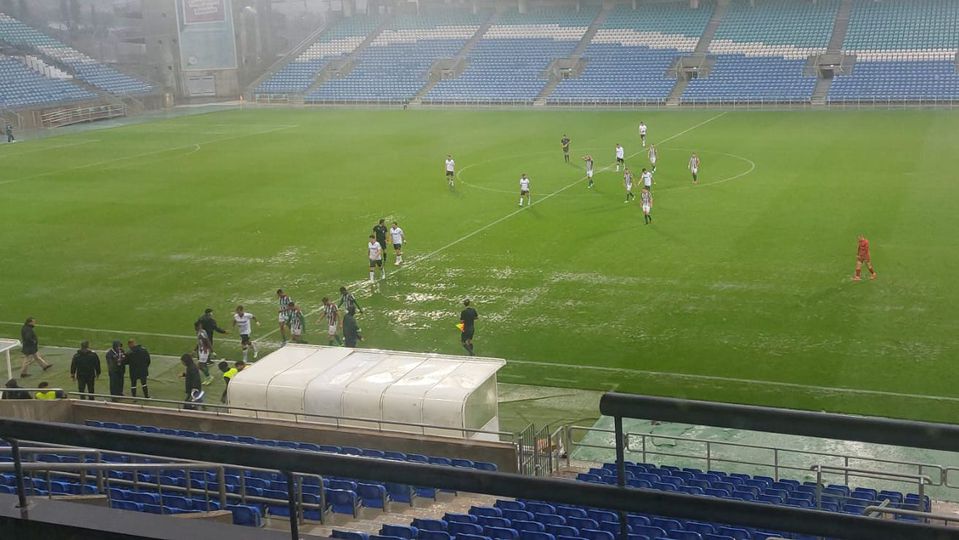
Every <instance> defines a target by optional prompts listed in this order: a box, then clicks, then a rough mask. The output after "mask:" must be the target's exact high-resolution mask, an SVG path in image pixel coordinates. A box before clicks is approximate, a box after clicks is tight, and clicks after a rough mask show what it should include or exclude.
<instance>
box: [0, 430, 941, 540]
mask: <svg viewBox="0 0 959 540" xmlns="http://www.w3.org/2000/svg"><path fill="white" fill-rule="evenodd" d="M0 438H3V439H6V440H7V441H9V442H10V444H11V448H12V451H13V452H14V463H15V464H16V465H15V469H16V471H17V473H16V474H17V478H18V486H19V488H18V491H19V493H20V504H21V512H23V513H26V512H28V511H29V508H28V507H25V505H26V499H25V496H24V495H23V492H24V490H23V471H22V469H21V461H20V452H19V440H31V441H41V442H50V443H57V444H65V443H76V442H77V441H80V442H82V443H83V444H84V445H86V446H91V447H96V448H101V449H104V450H109V451H123V452H126V451H132V452H136V453H141V454H148V455H157V456H167V457H173V458H180V459H190V460H198V461H204V460H207V459H210V458H211V457H213V456H215V457H216V459H218V460H219V461H221V462H224V463H230V464H233V465H238V466H242V467H260V468H268V469H271V470H276V469H280V470H281V472H283V474H286V475H288V476H289V475H291V474H292V472H293V471H296V472H297V473H306V474H315V475H325V474H336V475H338V476H344V477H348V478H356V479H362V480H373V481H379V482H395V483H401V484H407V485H428V486H431V487H436V488H440V489H449V490H456V491H467V492H473V493H484V494H488V495H496V496H506V497H520V498H526V499H533V500H543V501H549V502H556V503H565V504H573V505H580V506H587V507H592V508H607V509H611V510H616V511H620V512H623V513H625V512H638V513H647V514H655V515H663V516H668V517H678V518H685V519H695V520H700V521H715V522H721V523H733V524H739V525H744V526H748V527H758V528H762V529H775V530H788V531H793V532H798V533H803V534H811V535H820V536H828V537H835V538H850V539H855V540H859V539H862V540H874V539H875V538H909V539H910V540H925V539H933V538H935V539H936V540H959V529H949V528H945V527H942V526H939V525H929V524H917V523H907V522H901V521H893V520H878V519H872V518H867V517H863V516H854V515H848V514H841V513H832V512H820V511H816V510H811V509H802V508H792V507H786V506H774V505H768V504H759V503H753V502H745V501H737V500H727V499H721V498H718V497H702V496H695V495H687V494H682V493H671V492H662V491H653V490H646V489H626V488H623V487H616V486H609V485H600V484H591V483H586V482H576V481H572V480H562V479H555V478H536V477H529V476H521V475H516V474H508V473H500V472H494V471H478V470H467V469H460V468H456V467H446V466H437V465H428V464H417V463H407V462H399V461H390V460H378V459H370V458H363V457H354V456H343V455H338V454H324V453H321V452H305V451H298V450H289V449H282V448H270V447H257V446H241V445H235V444H225V443H221V442H217V441H207V440H202V439H176V442H177V444H170V443H171V442H172V441H173V440H174V439H173V438H172V437H169V436H164V435H157V434H145V433H137V432H128V431H116V430H108V429H102V428H91V427H85V426H76V425H70V424H60V423H48V422H34V421H25V420H12V419H9V418H0ZM291 485H295V483H289V484H288V486H291ZM289 499H290V501H289V502H290V511H291V515H293V514H294V513H295V512H296V508H295V502H296V501H295V493H293V490H292V489H291V490H290V497H289ZM621 523H625V520H623V521H622V522H621ZM290 533H291V537H292V538H297V537H298V535H299V529H298V520H295V519H294V520H291V531H290Z"/></svg>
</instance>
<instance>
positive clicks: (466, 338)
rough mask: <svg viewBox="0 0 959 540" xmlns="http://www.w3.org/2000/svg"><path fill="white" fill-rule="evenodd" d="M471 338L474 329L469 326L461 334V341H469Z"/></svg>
mask: <svg viewBox="0 0 959 540" xmlns="http://www.w3.org/2000/svg"><path fill="white" fill-rule="evenodd" d="M471 339H473V329H472V328H468V329H466V330H463V333H461V334H460V341H462V342H463V343H466V342H467V341H469V340H471Z"/></svg>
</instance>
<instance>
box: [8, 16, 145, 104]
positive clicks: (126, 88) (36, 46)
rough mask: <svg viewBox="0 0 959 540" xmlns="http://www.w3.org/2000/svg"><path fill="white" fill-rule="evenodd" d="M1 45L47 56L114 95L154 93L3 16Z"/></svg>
mask: <svg viewBox="0 0 959 540" xmlns="http://www.w3.org/2000/svg"><path fill="white" fill-rule="evenodd" d="M0 41H2V42H6V43H8V44H10V45H13V46H16V47H26V48H27V49H29V51H30V52H32V53H40V54H43V55H46V56H47V57H49V58H52V59H54V60H56V61H58V62H60V63H62V64H63V65H65V66H66V67H68V68H69V69H70V70H71V71H72V72H73V74H74V75H75V76H76V78H77V79H80V80H82V81H83V82H85V83H87V84H90V85H92V86H95V87H97V88H99V89H100V90H103V91H105V92H109V93H111V94H116V95H132V94H145V93H148V92H152V91H153V90H154V89H153V87H152V86H151V85H149V84H147V83H145V82H143V81H141V80H139V79H136V78H133V77H130V76H129V75H125V74H123V73H120V72H119V71H117V70H115V69H113V68H111V67H108V66H105V65H103V64H101V63H100V62H97V61H96V60H94V59H93V58H90V57H89V56H87V55H85V54H83V53H81V52H80V51H78V50H76V49H74V48H72V47H68V46H67V45H64V44H63V43H61V42H59V41H57V40H55V39H53V38H51V37H50V36H47V35H46V34H43V33H41V32H39V31H38V30H35V29H34V28H33V27H31V26H28V25H26V24H24V23H22V22H20V21H18V20H17V19H14V18H13V17H10V16H8V15H5V14H3V13H0Z"/></svg>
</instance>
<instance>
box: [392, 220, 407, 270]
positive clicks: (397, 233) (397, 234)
mask: <svg viewBox="0 0 959 540" xmlns="http://www.w3.org/2000/svg"><path fill="white" fill-rule="evenodd" d="M390 239H391V241H392V242H393V250H394V251H395V252H396V260H395V261H393V265H394V266H399V265H401V264H403V244H405V243H406V235H404V234H403V229H401V228H400V226H399V224H397V223H396V222H395V221H394V222H393V226H392V227H390Z"/></svg>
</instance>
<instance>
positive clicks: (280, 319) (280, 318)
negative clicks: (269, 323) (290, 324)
mask: <svg viewBox="0 0 959 540" xmlns="http://www.w3.org/2000/svg"><path fill="white" fill-rule="evenodd" d="M276 322H278V323H280V324H286V315H284V314H283V313H280V314H279V315H277V317H276Z"/></svg>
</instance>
